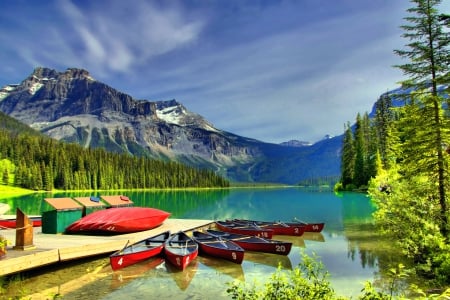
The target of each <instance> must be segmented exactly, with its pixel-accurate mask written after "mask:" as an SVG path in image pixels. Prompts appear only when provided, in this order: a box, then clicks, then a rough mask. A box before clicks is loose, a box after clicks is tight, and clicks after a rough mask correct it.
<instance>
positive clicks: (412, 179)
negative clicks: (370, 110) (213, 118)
mask: <svg viewBox="0 0 450 300" xmlns="http://www.w3.org/2000/svg"><path fill="white" fill-rule="evenodd" d="M411 2H413V3H414V4H415V6H413V7H411V8H410V9H408V10H407V12H408V16H407V17H405V18H404V20H405V25H403V26H402V27H401V28H402V29H403V32H404V33H403V38H405V39H406V40H407V41H408V42H407V44H406V45H405V47H404V48H403V49H398V50H394V53H396V54H397V55H399V56H400V57H401V58H402V59H404V60H405V63H404V64H400V65H397V66H395V67H396V68H399V69H400V70H401V71H402V72H403V74H404V75H405V77H406V79H405V80H404V81H402V82H401V84H402V88H401V89H399V90H398V91H397V92H395V93H386V94H384V95H382V96H381V97H380V99H378V101H377V102H376V106H375V108H376V111H375V115H374V116H371V117H369V115H368V114H367V113H365V114H364V115H363V116H361V114H358V115H357V117H356V123H355V124H354V126H350V124H349V123H347V125H346V126H345V133H344V141H343V146H342V160H341V163H342V164H341V180H340V182H339V183H338V184H337V185H336V186H335V188H336V189H338V190H356V189H360V190H364V191H367V192H368V193H369V195H370V197H371V199H372V200H373V202H374V204H375V205H376V206H377V210H376V212H375V214H374V218H375V222H376V225H377V226H378V228H379V229H380V230H381V231H382V232H383V233H384V234H385V235H387V236H389V237H391V238H392V240H393V241H395V243H396V245H397V246H398V249H399V251H401V253H402V254H404V255H405V256H406V257H408V258H409V259H411V262H412V265H413V267H412V271H414V272H415V273H417V274H419V275H420V276H421V277H424V278H427V279H429V280H432V281H433V282H435V285H436V286H439V285H444V286H445V285H448V284H449V283H450V243H449V241H450V235H449V232H450V226H449V217H450V213H449V207H448V205H449V203H448V202H449V200H448V198H449V189H450V178H449V175H450V174H449V171H450V167H449V166H450V110H449V107H450V106H449V104H450V98H449V94H450V91H449V86H450V49H449V48H450V22H449V20H450V16H449V15H448V14H443V13H440V12H439V11H438V6H439V4H440V2H441V1H439V0H412V1H411Z"/></svg>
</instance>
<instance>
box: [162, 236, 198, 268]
mask: <svg viewBox="0 0 450 300" xmlns="http://www.w3.org/2000/svg"><path fill="white" fill-rule="evenodd" d="M164 254H165V256H166V259H167V260H168V261H169V262H170V263H171V264H172V265H174V266H175V267H177V268H178V269H181V270H184V269H186V267H187V266H188V265H189V263H190V262H191V261H193V260H194V259H195V258H196V257H197V255H198V244H197V243H196V242H195V241H194V240H193V239H192V238H191V237H189V236H188V235H187V234H186V233H184V232H183V231H179V232H178V233H175V234H173V235H171V236H170V237H169V238H168V239H167V240H166V242H165V243H164Z"/></svg>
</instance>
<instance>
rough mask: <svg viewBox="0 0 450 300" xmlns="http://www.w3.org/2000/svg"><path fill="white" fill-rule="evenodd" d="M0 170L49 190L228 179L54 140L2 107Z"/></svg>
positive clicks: (14, 181) (221, 183)
mask: <svg viewBox="0 0 450 300" xmlns="http://www.w3.org/2000/svg"><path fill="white" fill-rule="evenodd" d="M0 175H1V176H2V177H1V181H2V183H3V184H10V185H14V186H19V187H23V188H27V189H33V190H47V191H50V190H53V189H63V190H82V189H127V188H128V189H129V188H186V187H226V186H228V185H229V182H228V181H227V180H225V179H223V178H221V177H219V176H217V175H216V174H214V172H212V171H210V170H198V169H195V168H192V167H187V166H184V165H182V164H179V163H175V162H164V161H158V160H152V159H147V158H142V157H140V158H139V157H133V156H130V155H124V154H114V153H109V152H106V151H105V150H103V149H84V148H82V147H81V146H79V145H76V144H68V143H63V142H58V141H56V140H53V139H50V138H48V137H45V136H42V135H41V134H40V133H38V132H36V131H34V130H32V129H30V128H29V127H28V126H26V125H24V124H21V123H20V122H18V121H16V120H14V119H13V118H10V117H8V116H6V115H5V114H3V113H1V114H0Z"/></svg>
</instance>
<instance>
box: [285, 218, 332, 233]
mask: <svg viewBox="0 0 450 300" xmlns="http://www.w3.org/2000/svg"><path fill="white" fill-rule="evenodd" d="M286 224H287V225H289V226H298V225H301V226H304V227H305V232H322V230H323V228H324V227H325V223H306V222H302V221H298V220H295V221H292V222H287V223H286Z"/></svg>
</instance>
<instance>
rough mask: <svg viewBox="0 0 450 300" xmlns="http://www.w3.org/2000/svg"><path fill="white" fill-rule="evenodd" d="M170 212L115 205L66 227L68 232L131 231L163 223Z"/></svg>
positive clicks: (110, 232) (146, 228)
mask: <svg viewBox="0 0 450 300" xmlns="http://www.w3.org/2000/svg"><path fill="white" fill-rule="evenodd" d="M169 216H170V213H168V212H165V211H163V210H159V209H156V208H149V207H114V208H108V209H103V210H98V211H95V212H93V213H91V214H89V215H87V216H85V217H83V218H81V219H79V220H77V221H75V222H74V223H72V224H71V225H69V226H68V227H67V228H66V230H65V231H66V233H109V234H114V233H116V234H117V233H131V232H138V231H144V230H149V229H152V228H155V227H158V226H159V225H161V224H162V223H163V222H164V221H165V220H166V219H167V218H168V217H169Z"/></svg>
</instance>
